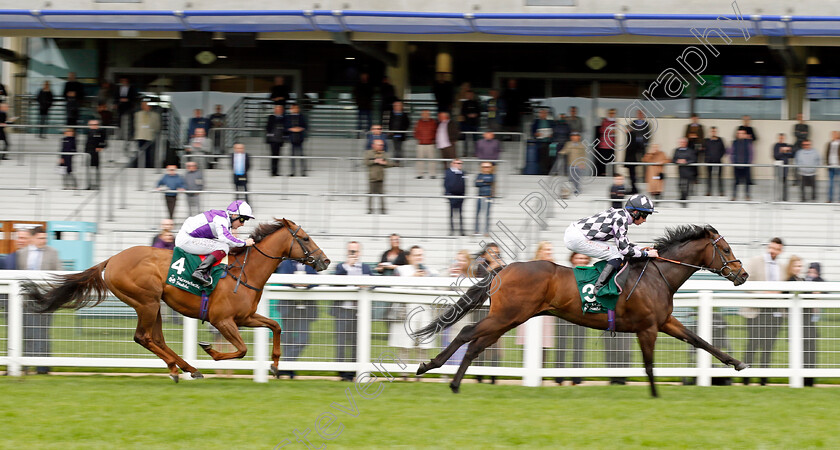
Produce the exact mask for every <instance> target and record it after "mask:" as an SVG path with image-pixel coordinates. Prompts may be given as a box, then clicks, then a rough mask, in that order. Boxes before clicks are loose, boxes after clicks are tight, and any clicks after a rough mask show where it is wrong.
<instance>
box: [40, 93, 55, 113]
mask: <svg viewBox="0 0 840 450" xmlns="http://www.w3.org/2000/svg"><path fill="white" fill-rule="evenodd" d="M53 100H54V98H53V93H52V91H45V90H43V89H41V90H40V91H38V97H37V101H38V112H40V113H41V115H45V114H47V112H48V111H49V109H50V108H51V107H52V104H53Z"/></svg>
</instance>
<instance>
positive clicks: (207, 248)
mask: <svg viewBox="0 0 840 450" xmlns="http://www.w3.org/2000/svg"><path fill="white" fill-rule="evenodd" d="M175 246H176V247H179V248H181V249H182V250H184V251H185V252H187V253H192V254H193V255H209V254H210V253H213V252H214V251H216V250H221V251H223V252H225V254H227V253H228V252H229V251H230V246H228V245H227V244H225V243H224V242H221V241H217V240H214V239H205V238H196V237H192V236H190V234H189V233H188V232H186V231H183V230H182V231H179V232H178V235H177V236H175Z"/></svg>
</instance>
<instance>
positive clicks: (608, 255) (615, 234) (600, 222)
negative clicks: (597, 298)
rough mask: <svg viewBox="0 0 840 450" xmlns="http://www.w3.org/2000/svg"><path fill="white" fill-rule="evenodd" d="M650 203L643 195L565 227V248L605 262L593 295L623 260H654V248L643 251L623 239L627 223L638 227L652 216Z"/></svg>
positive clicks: (655, 253) (651, 202) (655, 254)
mask: <svg viewBox="0 0 840 450" xmlns="http://www.w3.org/2000/svg"><path fill="white" fill-rule="evenodd" d="M654 212H656V211H654V210H653V201H651V199H649V198H648V197H647V196H646V195H634V196H632V197H630V199H629V200H627V203H626V204H625V206H624V208H622V209H619V208H610V209H608V210H606V211H604V212H602V213H600V214H596V215H594V216H592V217H586V218H583V219H580V220H578V221H576V222H572V224H571V225H569V227H568V228H566V234H565V236H564V237H563V240H564V242H565V244H566V248H568V249H569V250H571V251H573V252H577V253H582V254H584V255H587V256H590V257H592V258H598V259H605V260H606V261H607V265H606V266H604V271H603V272H601V276H599V277H598V281H597V282H596V283H595V293H596V294H597V293H598V291H599V290H601V288H602V287H604V285H606V284H607V282H609V280H610V276H612V274H613V272H615V271H616V270H617V269H618V268H619V267H621V263H622V261H623V260H624V258H625V257H635V258H645V257H651V258H656V257H658V256H659V253H658V252H657V251H656V249H644V248H641V247H639V246H637V245H636V244H633V243H632V242H630V241H629V240H628V239H627V228H629V227H630V224H631V223H634V224H636V225H641V224H643V223H645V222H646V221H647V217H648V216H649V215H650V214H653V213H654Z"/></svg>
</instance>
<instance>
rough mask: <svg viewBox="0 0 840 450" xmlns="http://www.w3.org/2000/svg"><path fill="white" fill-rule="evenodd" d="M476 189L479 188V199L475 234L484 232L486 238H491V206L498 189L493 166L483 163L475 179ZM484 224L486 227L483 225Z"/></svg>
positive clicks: (476, 210) (486, 162) (476, 209)
mask: <svg viewBox="0 0 840 450" xmlns="http://www.w3.org/2000/svg"><path fill="white" fill-rule="evenodd" d="M475 187H477V188H478V197H479V198H478V199H477V200H476V204H475V234H476V235H478V234H479V233H481V230H482V229H483V230H484V236H490V205H491V204H492V203H493V197H494V195H495V192H494V191H495V189H496V175H494V174H493V164H492V163H490V162H488V161H484V162H482V163H481V173H480V174H478V176H476V177H475ZM482 207H483V208H484V220H483V221H482V220H481V209H482ZM482 222H484V226H483V227H482V226H481V223H482Z"/></svg>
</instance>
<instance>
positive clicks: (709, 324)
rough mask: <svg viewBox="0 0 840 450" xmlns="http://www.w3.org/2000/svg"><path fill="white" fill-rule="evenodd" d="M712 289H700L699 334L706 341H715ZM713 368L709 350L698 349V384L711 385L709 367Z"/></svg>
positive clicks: (698, 309)
mask: <svg viewBox="0 0 840 450" xmlns="http://www.w3.org/2000/svg"><path fill="white" fill-rule="evenodd" d="M713 296H714V293H713V292H712V291H700V297H699V304H698V306H697V335H698V336H700V337H701V338H702V339H703V340H705V341H706V342H714V341H713V334H714V326H713V322H714V314H713V307H712V298H713ZM711 368H712V355H711V354H709V352H707V351H705V350H703V349H700V348H698V349H697V385H698V386H711V385H712V376H711V375H709V369H711Z"/></svg>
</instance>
